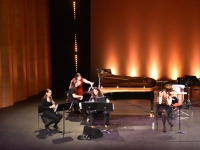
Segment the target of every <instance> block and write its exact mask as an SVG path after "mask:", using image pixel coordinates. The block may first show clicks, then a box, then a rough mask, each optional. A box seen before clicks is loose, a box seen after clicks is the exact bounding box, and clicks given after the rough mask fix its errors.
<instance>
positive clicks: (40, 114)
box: [38, 105, 43, 129]
mask: <svg viewBox="0 0 200 150" xmlns="http://www.w3.org/2000/svg"><path fill="white" fill-rule="evenodd" d="M42 112H43V109H42V105H38V129H39V121H40V118H39V117H42V115H43V113H42Z"/></svg>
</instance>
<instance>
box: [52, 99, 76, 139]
mask: <svg viewBox="0 0 200 150" xmlns="http://www.w3.org/2000/svg"><path fill="white" fill-rule="evenodd" d="M72 106H73V102H72V103H63V104H58V106H57V107H56V110H54V111H63V132H62V135H63V136H64V134H65V110H71V108H72Z"/></svg>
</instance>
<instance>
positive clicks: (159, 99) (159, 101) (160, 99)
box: [158, 91, 163, 104]
mask: <svg viewBox="0 0 200 150" xmlns="http://www.w3.org/2000/svg"><path fill="white" fill-rule="evenodd" d="M162 96H163V94H162V92H161V91H160V92H159V97H158V104H161V103H162Z"/></svg>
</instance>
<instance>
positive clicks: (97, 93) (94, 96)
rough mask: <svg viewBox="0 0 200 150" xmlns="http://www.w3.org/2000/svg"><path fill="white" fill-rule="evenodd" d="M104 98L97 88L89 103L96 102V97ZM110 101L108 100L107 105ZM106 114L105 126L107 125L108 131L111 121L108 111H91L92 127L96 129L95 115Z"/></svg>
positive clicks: (94, 89)
mask: <svg viewBox="0 0 200 150" xmlns="http://www.w3.org/2000/svg"><path fill="white" fill-rule="evenodd" d="M102 96H104V95H103V94H102V93H101V91H100V89H98V88H97V87H94V88H93V91H92V93H91V97H90V99H89V102H96V99H95V98H96V97H102ZM109 102H110V100H108V99H106V103H109ZM97 113H98V114H100V113H101V114H104V125H105V129H108V127H109V119H110V114H109V112H108V111H96V110H90V123H91V125H92V127H94V114H97Z"/></svg>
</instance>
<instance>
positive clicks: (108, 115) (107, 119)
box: [90, 110, 110, 125]
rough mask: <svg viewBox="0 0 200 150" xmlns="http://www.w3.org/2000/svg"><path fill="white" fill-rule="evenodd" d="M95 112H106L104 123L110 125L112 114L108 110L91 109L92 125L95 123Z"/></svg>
mask: <svg viewBox="0 0 200 150" xmlns="http://www.w3.org/2000/svg"><path fill="white" fill-rule="evenodd" d="M94 114H104V124H105V125H109V121H110V114H109V112H108V111H95V110H91V111H90V123H91V125H94V121H95V119H94Z"/></svg>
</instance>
